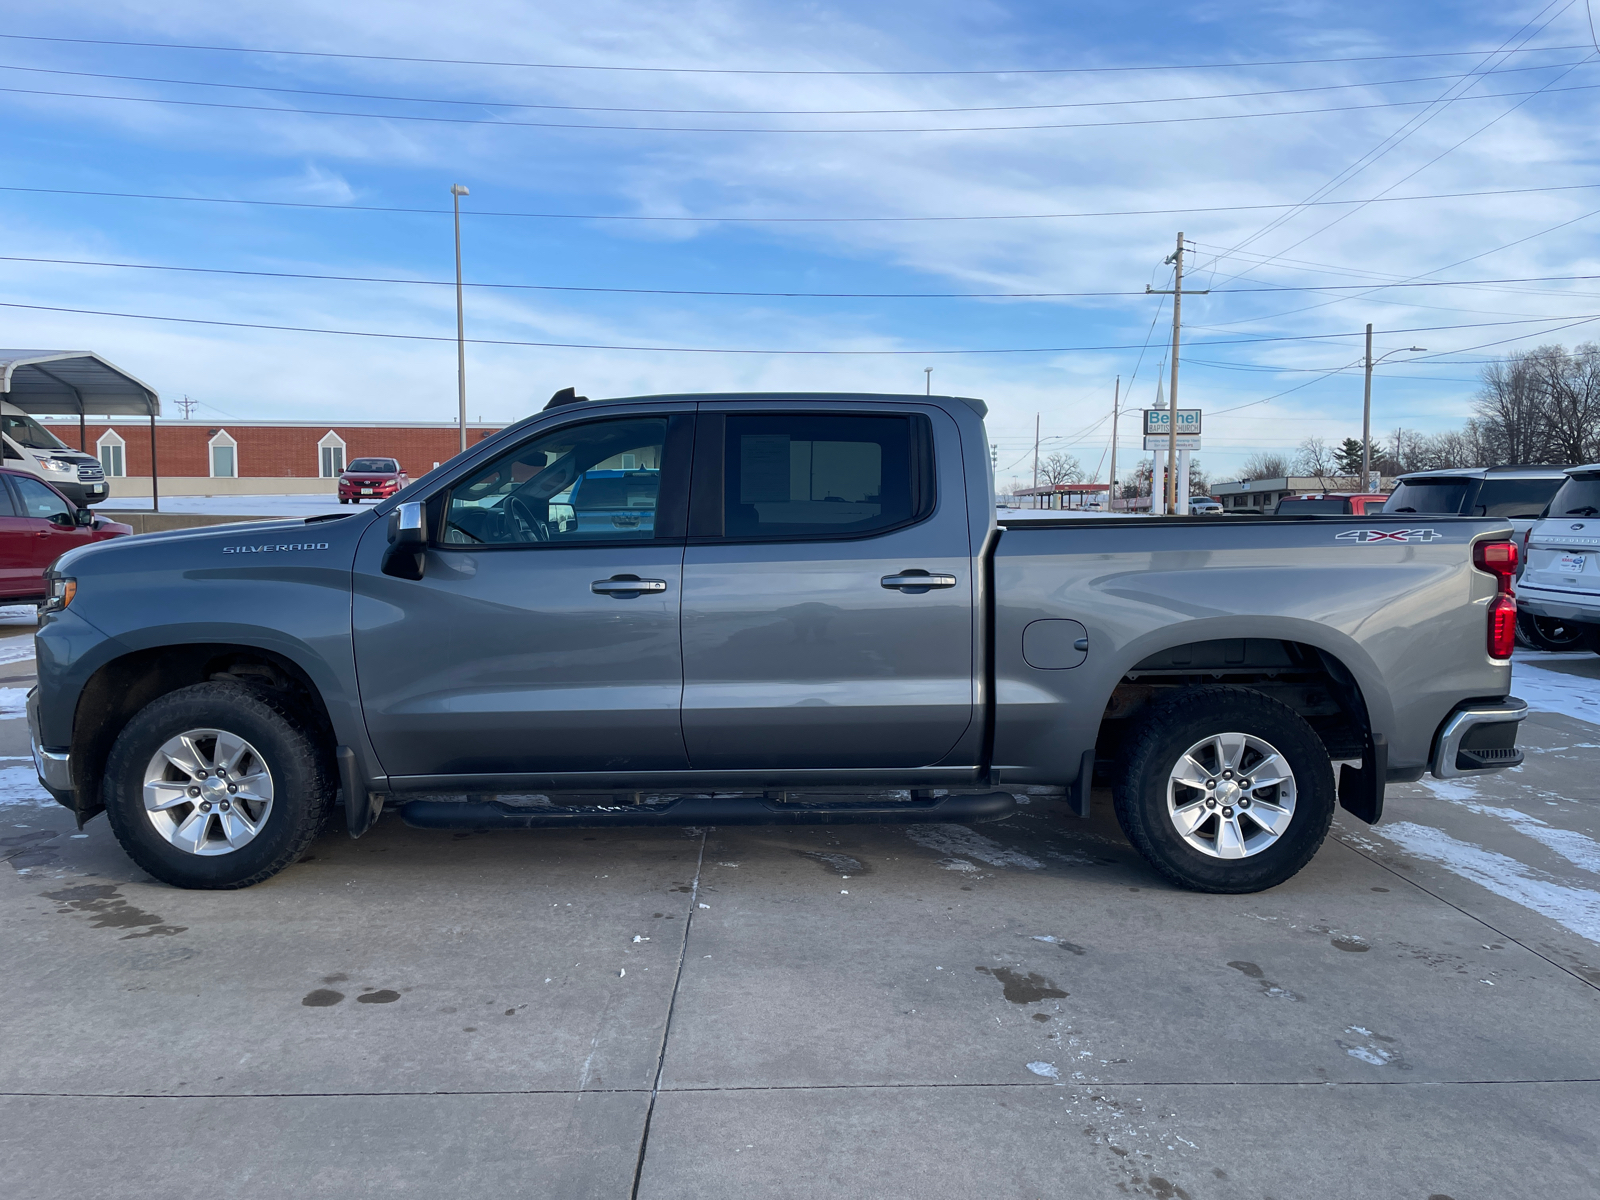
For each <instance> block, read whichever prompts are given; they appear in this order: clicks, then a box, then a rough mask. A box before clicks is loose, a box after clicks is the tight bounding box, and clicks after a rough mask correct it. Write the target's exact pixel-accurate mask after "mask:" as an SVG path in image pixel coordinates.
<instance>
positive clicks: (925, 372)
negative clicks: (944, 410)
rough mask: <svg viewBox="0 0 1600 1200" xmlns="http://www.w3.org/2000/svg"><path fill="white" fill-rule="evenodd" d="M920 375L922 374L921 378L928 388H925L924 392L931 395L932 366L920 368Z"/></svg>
mask: <svg viewBox="0 0 1600 1200" xmlns="http://www.w3.org/2000/svg"><path fill="white" fill-rule="evenodd" d="M922 376H923V380H924V381H925V382H926V384H927V387H928V390H927V392H926V393H925V394H926V395H929V396H931V395H933V368H932V367H923V368H922Z"/></svg>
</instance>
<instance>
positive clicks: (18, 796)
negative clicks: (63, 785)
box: [0, 765, 56, 808]
mask: <svg viewBox="0 0 1600 1200" xmlns="http://www.w3.org/2000/svg"><path fill="white" fill-rule="evenodd" d="M5 804H25V805H28V806H29V807H32V808H54V807H55V806H56V802H55V800H54V799H53V798H52V797H51V795H50V793H49V792H47V791H45V790H44V784H42V783H40V782H39V776H38V775H37V774H36V773H35V772H34V769H33V767H32V766H31V765H30V766H26V767H0V805H5Z"/></svg>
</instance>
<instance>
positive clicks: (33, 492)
mask: <svg viewBox="0 0 1600 1200" xmlns="http://www.w3.org/2000/svg"><path fill="white" fill-rule="evenodd" d="M132 532H133V529H132V527H130V526H127V525H123V524H120V523H119V522H117V521H107V520H105V519H103V518H101V517H97V516H95V515H94V514H93V513H92V512H90V511H89V510H88V509H87V508H79V507H78V506H77V505H75V504H73V503H72V502H71V501H70V500H68V499H67V498H66V497H65V496H63V495H62V494H61V493H60V492H58V491H56V490H55V488H53V487H51V486H50V485H49V484H48V483H46V482H45V481H44V480H42V479H39V478H38V477H37V476H34V475H29V474H27V473H25V472H22V471H5V470H0V604H21V603H36V602H38V601H41V600H43V599H44V598H45V586H44V573H45V571H46V570H48V569H49V567H50V565H51V564H52V563H53V562H55V561H56V559H58V558H60V557H61V556H62V555H63V554H65V553H66V552H67V551H68V550H72V549H75V548H76V547H78V546H87V545H88V544H89V543H90V542H103V541H105V540H106V539H107V538H114V537H127V536H128V535H129V534H130V533H132Z"/></svg>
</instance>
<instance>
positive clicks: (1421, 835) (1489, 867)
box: [1374, 821, 1600, 944]
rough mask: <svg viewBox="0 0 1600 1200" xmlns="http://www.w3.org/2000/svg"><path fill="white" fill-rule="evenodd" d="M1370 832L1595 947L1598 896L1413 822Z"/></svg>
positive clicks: (1599, 931) (1599, 936)
mask: <svg viewBox="0 0 1600 1200" xmlns="http://www.w3.org/2000/svg"><path fill="white" fill-rule="evenodd" d="M1374 832H1375V833H1379V834H1381V835H1382V836H1383V837H1385V838H1387V839H1388V840H1389V841H1391V842H1393V843H1395V844H1396V845H1397V846H1399V847H1401V848H1402V849H1404V850H1405V851H1406V852H1407V853H1409V854H1412V855H1414V856H1415V857H1417V858H1422V859H1427V860H1428V861H1430V862H1436V863H1438V864H1439V865H1441V866H1443V867H1444V868H1445V869H1446V870H1448V871H1450V872H1452V873H1453V874H1456V875H1459V876H1461V878H1463V879H1468V880H1471V881H1472V882H1473V883H1476V884H1478V885H1479V886H1480V887H1484V888H1487V889H1488V890H1489V891H1491V892H1493V893H1494V894H1495V895H1497V896H1503V897H1505V898H1506V899H1507V900H1511V901H1514V902H1515V903H1517V904H1520V905H1522V906H1523V907H1524V908H1528V909H1532V910H1533V911H1534V912H1536V913H1539V914H1541V915H1542V916H1546V917H1549V918H1550V919H1551V920H1552V921H1555V922H1557V923H1559V924H1561V925H1564V926H1565V927H1566V928H1568V929H1570V930H1571V931H1572V932H1573V933H1575V934H1577V935H1578V936H1579V937H1584V938H1587V939H1589V941H1591V942H1595V943H1596V944H1600V892H1595V891H1591V890H1590V889H1588V888H1581V887H1571V886H1569V885H1567V884H1563V883H1556V882H1555V881H1553V880H1551V879H1548V878H1544V877H1542V876H1541V874H1540V873H1537V872H1535V871H1533V870H1532V869H1530V868H1529V867H1526V866H1524V865H1523V864H1522V863H1520V862H1518V861H1517V860H1516V859H1514V858H1511V857H1510V856H1508V855H1505V854H1499V853H1496V852H1495V851H1493V850H1485V849H1484V848H1483V847H1482V846H1474V845H1473V844H1472V843H1470V842H1463V841H1460V840H1459V839H1457V838H1453V837H1451V836H1450V835H1449V834H1448V833H1445V832H1443V831H1442V830H1438V829H1432V828H1429V827H1428V826H1426V825H1418V824H1416V823H1415V822H1412V821H1400V822H1398V823H1396V824H1394V825H1384V826H1381V827H1379V828H1378V829H1376V830H1374Z"/></svg>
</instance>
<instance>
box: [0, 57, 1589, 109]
mask: <svg viewBox="0 0 1600 1200" xmlns="http://www.w3.org/2000/svg"><path fill="white" fill-rule="evenodd" d="M1587 61H1588V59H1579V60H1577V61H1576V62H1570V63H1566V62H1558V63H1540V64H1538V65H1536V66H1528V67H1503V68H1497V69H1496V70H1495V71H1494V72H1493V74H1496V75H1509V74H1513V73H1515V72H1518V71H1551V70H1556V69H1558V68H1560V67H1576V66H1581V65H1583V63H1585V62H1587ZM0 71H26V72H28V73H30V74H35V75H68V76H72V77H74V78H77V79H115V80H118V81H121V82H125V83H161V84H171V85H174V86H178V87H209V88H226V89H228V90H230V91H240V92H271V93H273V94H275V95H283V96H330V97H335V98H338V99H342V100H388V101H394V102H397V103H403V104H460V105H468V106H470V107H473V108H516V109H532V110H537V111H541V112H598V113H651V114H656V115H662V116H669V115H670V116H733V117H826V116H836V117H847V116H914V115H921V114H927V113H986V112H1044V111H1049V110H1055V109H1065V108H1114V107H1120V106H1125V105H1129V104H1187V103H1193V102H1197V101H1202V100H1248V99H1255V98H1257V97H1261V96H1289V95H1299V94H1303V93H1306V92H1337V91H1349V90H1351V89H1353V88H1380V87H1398V86H1400V85H1402V84H1409V83H1434V82H1438V81H1440V80H1448V79H1468V78H1481V76H1482V73H1481V72H1466V73H1458V74H1454V75H1417V76H1412V77H1410V78H1407V79H1372V80H1358V81H1357V82H1355V83H1323V84H1316V85H1313V86H1307V87H1293V88H1271V89H1267V90H1261V91H1254V92H1216V93H1212V94H1210V95H1201V96H1152V97H1148V98H1145V99H1136V100H1074V101H1070V102H1063V103H1059V104H991V105H967V106H962V107H948V108H798V109H797V108H771V109H762V108H754V109H751V108H627V107H617V106H605V105H595V104H531V103H525V102H518V101H512V100H481V99H477V100H474V99H467V100H461V99H456V98H454V97H450V96H392V95H386V94H383V93H373V92H333V91H326V90H323V89H318V88H290V87H274V86H271V85H268V84H259V83H220V82H216V81H213V80H208V79H170V78H166V77H163V76H156V75H116V74H111V73H109V72H105V71H69V70H66V69H64V68H61V67H26V66H21V65H19V64H17V63H0Z"/></svg>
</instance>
